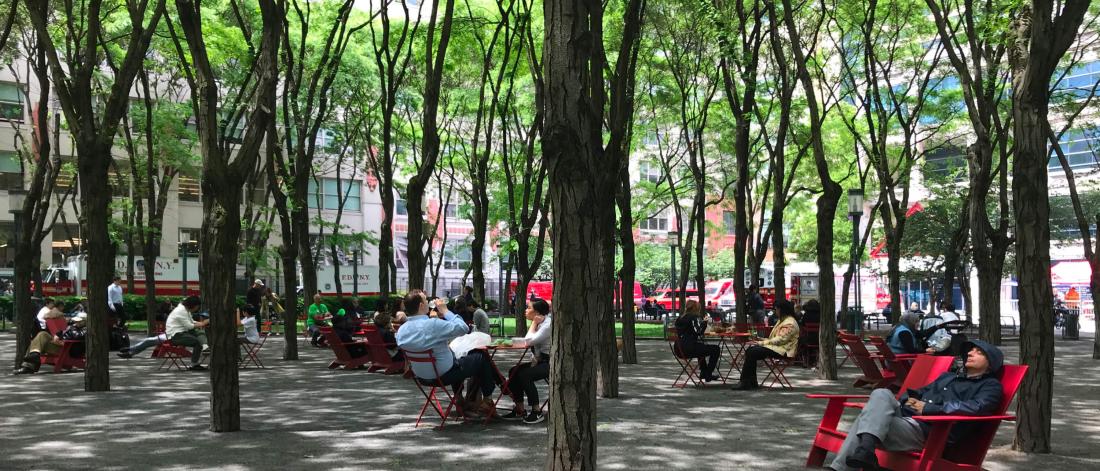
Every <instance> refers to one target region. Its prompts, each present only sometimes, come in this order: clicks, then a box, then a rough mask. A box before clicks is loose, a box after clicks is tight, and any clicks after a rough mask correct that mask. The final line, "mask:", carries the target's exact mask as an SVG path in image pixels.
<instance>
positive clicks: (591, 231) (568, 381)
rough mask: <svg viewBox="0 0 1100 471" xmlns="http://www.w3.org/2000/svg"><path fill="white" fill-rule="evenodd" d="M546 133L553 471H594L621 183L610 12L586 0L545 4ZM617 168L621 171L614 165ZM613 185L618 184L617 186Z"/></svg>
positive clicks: (554, 0) (550, 462) (550, 461)
mask: <svg viewBox="0 0 1100 471" xmlns="http://www.w3.org/2000/svg"><path fill="white" fill-rule="evenodd" d="M543 13H544V17H545V21H546V27H545V33H544V35H545V36H544V38H545V40H544V42H543V66H544V71H545V80H546V83H545V87H544V89H543V96H544V99H545V100H546V102H545V107H544V110H545V113H546V115H545V124H544V126H543V130H544V132H543V136H542V149H543V159H544V161H545V163H546V166H547V168H548V170H549V176H550V185H549V188H550V190H549V191H550V193H549V195H550V207H551V208H553V211H552V212H551V217H552V218H553V224H552V227H553V228H554V230H553V231H552V232H551V237H552V240H553V247H554V304H555V306H554V316H555V318H554V329H553V333H552V345H553V347H552V350H551V356H552V359H551V361H550V417H549V427H548V428H549V444H548V447H549V453H547V458H546V469H547V470H550V471H556V470H592V469H596V367H595V366H596V365H595V364H594V363H593V362H592V359H593V358H599V356H598V355H599V350H598V346H599V329H598V322H599V319H601V318H602V316H609V315H610V314H608V313H609V312H610V310H611V293H612V291H611V289H610V288H611V282H612V274H613V271H614V267H613V266H612V265H610V264H608V257H607V256H606V252H605V250H606V248H605V247H606V244H609V243H610V241H611V238H612V237H613V236H614V235H613V232H612V231H611V229H612V227H613V224H614V220H615V213H614V193H609V192H608V191H607V189H608V188H613V186H612V185H613V183H614V179H615V178H617V176H618V172H617V171H618V166H617V165H613V166H612V165H608V162H606V161H605V160H604V155H603V143H602V124H603V123H602V122H603V120H602V117H601V116H602V113H603V107H604V104H603V96H604V92H603V88H604V83H603V68H604V66H603V64H602V61H601V59H602V53H601V52H600V51H601V50H602V45H603V44H602V42H603V32H602V25H603V11H602V5H601V4H599V3H598V2H597V3H593V2H585V1H580V0H549V1H547V2H545V3H544V4H543ZM616 164H617V162H616ZM609 177H610V178H609Z"/></svg>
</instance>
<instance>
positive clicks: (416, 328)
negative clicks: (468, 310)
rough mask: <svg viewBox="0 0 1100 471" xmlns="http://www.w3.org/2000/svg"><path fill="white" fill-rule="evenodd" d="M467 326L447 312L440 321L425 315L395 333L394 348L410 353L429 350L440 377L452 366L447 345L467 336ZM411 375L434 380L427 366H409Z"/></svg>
mask: <svg viewBox="0 0 1100 471" xmlns="http://www.w3.org/2000/svg"><path fill="white" fill-rule="evenodd" d="M469 331H470V327H469V326H468V325H466V321H464V320H462V318H461V317H458V316H456V315H454V314H453V313H450V312H448V313H447V314H445V315H444V316H443V319H439V318H434V319H433V318H431V317H428V316H427V315H426V314H423V315H419V316H412V317H410V318H409V320H408V321H407V322H405V324H404V325H402V326H401V328H400V329H398V330H397V346H398V347H401V348H402V349H404V350H409V351H414V352H416V351H424V350H431V351H432V355H433V356H434V357H435V367H436V369H437V370H438V371H439V374H445V373H446V372H448V371H450V370H451V368H452V367H453V366H454V364H455V355H454V353H453V352H451V347H450V345H449V344H450V342H451V340H453V339H454V338H456V337H460V336H463V335H466V333H467V332H469ZM411 365H412V370H413V374H415V375H416V377H417V378H424V379H434V378H435V377H436V375H435V371H432V365H429V364H427V363H411Z"/></svg>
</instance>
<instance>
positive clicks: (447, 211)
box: [443, 203, 473, 219]
mask: <svg viewBox="0 0 1100 471" xmlns="http://www.w3.org/2000/svg"><path fill="white" fill-rule="evenodd" d="M472 212H473V207H471V206H470V205H468V204H460V203H447V206H444V207H443V217H445V218H447V219H470V217H471V213H472Z"/></svg>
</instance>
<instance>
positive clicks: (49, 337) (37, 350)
mask: <svg viewBox="0 0 1100 471" xmlns="http://www.w3.org/2000/svg"><path fill="white" fill-rule="evenodd" d="M87 320H88V314H87V313H80V314H78V315H77V316H76V317H74V318H73V321H72V325H70V326H69V327H68V328H67V329H65V330H64V331H62V332H53V333H51V332H47V331H42V332H39V333H38V335H35V336H34V338H33V339H31V344H30V346H29V347H27V354H26V355H24V356H23V363H22V364H21V365H19V369H17V370H15V374H17V375H19V374H28V373H37V372H38V368H40V367H41V366H42V355H43V354H46V355H57V354H58V353H60V352H61V346H62V345H64V341H65V340H84V335H85V334H86V333H87V331H86V330H85V324H86V322H85V321H87ZM69 355H71V356H74V357H82V356H84V344H83V343H81V344H79V345H73V347H72V349H70V350H69Z"/></svg>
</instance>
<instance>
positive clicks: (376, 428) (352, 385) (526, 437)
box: [0, 333, 1100, 471]
mask: <svg viewBox="0 0 1100 471" xmlns="http://www.w3.org/2000/svg"><path fill="white" fill-rule="evenodd" d="M135 340H138V339H135ZM282 342H283V340H282V338H281V337H274V338H272V339H269V341H268V342H267V344H266V345H265V347H264V352H263V360H264V363H265V364H267V366H268V369H265V370H255V369H248V370H242V372H241V408H242V418H241V427H242V429H243V430H242V431H241V432H238V433H228V434H214V433H211V432H208V431H207V425H208V424H207V421H208V408H209V403H208V394H209V393H208V391H209V379H208V376H207V375H206V374H204V373H199V372H195V373H192V372H176V371H173V372H158V371H157V370H156V364H157V363H154V361H153V360H150V359H148V357H147V355H148V353H145V354H143V355H142V357H141V358H135V359H130V360H120V359H118V358H116V357H113V356H112V362H111V373H112V374H111V384H112V387H113V390H112V391H111V392H108V393H96V394H89V393H84V392H83V375H82V374H81V373H69V374H60V375H55V374H49V373H40V374H38V375H34V376H30V377H15V376H8V375H7V372H6V371H5V374H4V376H3V379H2V380H0V449H2V450H3V451H4V456H3V458H2V459H0V469H4V470H7V469H92V468H95V469H228V470H268V469H271V470H276V469H278V470H283V469H294V470H297V469H302V470H318V469H372V470H373V469H401V470H414V469H425V470H426V469H441V468H442V469H448V470H478V471H484V470H496V469H502V470H504V469H507V470H519V469H539V468H541V467H542V463H543V460H544V458H545V454H546V442H547V440H546V429H545V423H543V424H539V425H537V426H525V425H523V424H522V423H518V424H516V423H500V422H497V423H493V424H491V425H488V426H486V425H482V424H480V423H477V424H456V426H453V427H452V426H450V425H448V426H447V428H446V429H445V430H444V431H442V432H439V431H435V430H433V429H432V428H431V427H421V428H420V429H415V430H414V429H413V422H414V421H415V419H416V415H417V413H418V412H419V409H420V406H421V404H422V403H423V402H422V399H421V396H420V394H419V393H418V392H417V390H416V387H415V386H414V385H413V384H412V383H411V382H409V381H408V380H404V379H401V378H400V377H396V376H382V375H379V374H373V373H367V372H365V371H332V370H328V369H326V368H325V366H326V365H327V363H328V361H329V357H330V355H331V353H330V351H328V350H322V349H314V348H312V347H310V346H309V345H308V343H307V342H303V341H301V340H300V339H299V348H301V349H302V350H301V352H302V360H301V361H297V362H284V361H281V360H279V359H278V357H279V354H280V352H281V348H282V345H283V343H282ZM1056 345H1057V352H1058V355H1059V356H1058V359H1057V368H1058V370H1057V372H1058V374H1057V377H1056V378H1055V392H1056V394H1057V397H1055V400H1054V404H1055V413H1054V440H1055V449H1054V452H1055V453H1054V454H1051V455H1025V454H1021V453H1016V452H1013V451H1011V450H1010V449H1008V445H1009V444H1010V443H1011V439H1012V433H1013V426H1012V424H1004V425H1002V426H1001V428H1000V431H999V433H998V435H997V439H996V441H995V442H994V449H992V450H991V451H990V454H989V457H988V458H987V459H986V462H985V467H986V469H990V470H994V471H997V470H1009V469H1060V470H1086V469H1098V468H1100V447H1097V446H1096V443H1097V441H1096V440H1097V432H1098V431H1100V426H1098V425H1097V424H1100V397H1098V396H1097V394H1096V392H1097V391H1098V390H1100V389H1098V388H1100V369H1098V368H1097V366H1098V365H1097V363H1096V362H1095V361H1094V360H1092V359H1091V352H1092V341H1091V339H1082V340H1081V341H1079V342H1066V341H1061V340H1058V341H1057V343H1056ZM13 349H14V337H13V335H12V334H10V333H0V358H3V360H4V362H5V363H6V364H7V365H10V364H11V356H12V351H13ZM1005 350H1006V353H1007V358H1008V361H1010V362H1015V361H1016V359H1017V357H1018V350H1019V349H1018V347H1017V345H1016V344H1012V345H1007V346H1006V347H1005ZM639 354H640V355H639V356H640V360H641V364H640V365H623V367H622V369H621V370H620V371H621V372H622V381H623V384H622V386H621V390H622V391H623V397H621V398H619V399H614V400H608V399H604V400H600V401H599V413H598V417H599V418H598V420H599V424H598V433H599V445H600V448H599V458H598V459H599V467H600V469H630V470H649V469H669V468H672V469H802V464H803V462H804V460H805V458H806V453H807V451H808V447H809V442H810V439H811V438H812V437H813V432H814V427H815V426H816V424H817V422H818V420H820V417H821V411H822V408H823V407H824V404H823V403H821V402H820V401H812V400H808V399H805V398H804V397H803V394H805V393H807V392H833V393H842V392H852V391H853V390H852V389H851V388H850V387H849V386H850V385H851V381H852V380H853V378H854V376H855V374H856V370H855V368H853V367H852V366H850V365H849V366H846V367H845V368H843V369H842V370H841V375H840V376H841V380H840V381H837V382H827V381H821V380H817V379H814V378H813V375H812V372H811V371H810V370H804V369H799V368H793V369H791V370H788V372H790V377H791V382H792V383H793V384H794V385H795V386H796V388H797V389H795V390H794V391H779V390H769V391H761V392H759V393H755V394H753V393H750V394H745V393H734V392H731V391H728V390H726V389H725V388H718V387H715V388H706V389H695V388H691V387H688V388H686V389H684V390H679V389H673V388H670V387H669V385H670V384H671V383H672V380H673V378H674V377H675V376H676V373H677V372H678V371H679V368H678V367H676V365H675V362H674V361H673V360H672V358H671V356H670V353H669V352H668V347H667V344H665V343H664V342H655V341H647V342H642V343H640V344H639ZM502 363H504V361H503V360H502ZM543 391H545V389H543ZM510 403H511V402H510V400H509V399H504V400H503V401H502V404H510Z"/></svg>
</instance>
